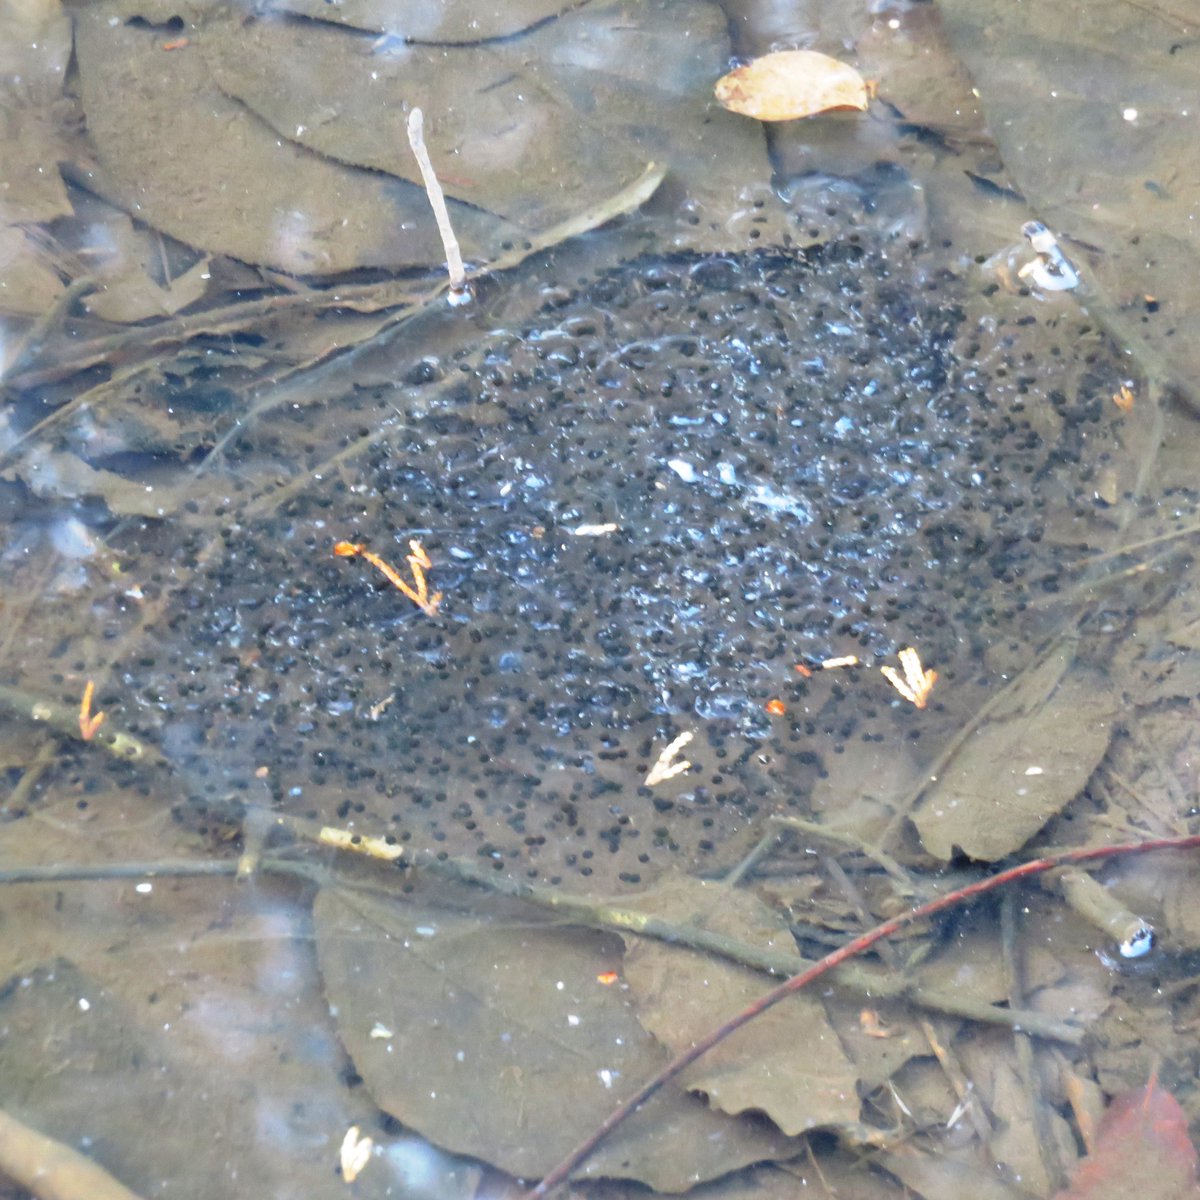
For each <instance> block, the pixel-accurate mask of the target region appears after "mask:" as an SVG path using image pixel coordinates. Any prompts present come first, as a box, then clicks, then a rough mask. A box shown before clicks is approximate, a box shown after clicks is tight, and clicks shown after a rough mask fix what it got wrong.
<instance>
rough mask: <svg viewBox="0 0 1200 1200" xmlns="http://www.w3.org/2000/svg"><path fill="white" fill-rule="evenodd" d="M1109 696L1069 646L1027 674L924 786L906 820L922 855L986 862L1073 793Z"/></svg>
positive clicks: (1099, 746)
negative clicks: (1074, 657) (956, 856)
mask: <svg viewBox="0 0 1200 1200" xmlns="http://www.w3.org/2000/svg"><path fill="white" fill-rule="evenodd" d="M1112 715H1113V701H1112V698H1111V697H1110V695H1109V694H1108V691H1107V689H1106V688H1105V686H1104V683H1103V681H1102V680H1101V679H1099V678H1097V677H1096V675H1095V674H1094V673H1093V672H1091V671H1088V670H1087V669H1086V668H1083V667H1081V666H1080V665H1079V664H1077V663H1073V662H1072V661H1071V657H1070V651H1069V650H1064V651H1061V652H1060V653H1057V654H1055V655H1052V656H1051V657H1049V658H1048V659H1047V660H1046V661H1045V662H1043V663H1041V664H1040V665H1038V666H1037V667H1036V668H1034V669H1033V670H1032V671H1030V672H1029V674H1028V676H1027V677H1026V679H1025V681H1024V683H1023V686H1021V687H1020V688H1018V689H1017V690H1016V691H1015V692H1014V693H1013V695H1012V696H1011V697H1009V698H1008V699H1007V701H1006V702H1005V704H1003V705H1002V706H1000V707H998V708H997V710H996V711H995V712H994V713H992V714H991V717H990V719H989V720H987V721H986V722H984V723H983V724H982V725H981V726H980V727H979V728H978V729H977V730H976V731H975V732H974V733H973V734H972V735H971V737H970V738H968V740H967V741H966V742H965V744H964V745H963V746H962V748H961V749H960V750H959V751H958V753H957V754H956V755H955V756H954V758H952V759H951V760H950V764H949V765H948V766H947V767H946V769H945V770H944V771H942V772H941V774H940V775H939V776H938V779H937V781H936V782H935V783H934V784H932V786H931V787H930V788H929V789H928V791H926V793H925V795H924V797H923V798H922V800H921V804H920V807H919V808H918V809H917V810H916V812H914V814H913V822H914V824H915V825H916V827H917V831H918V833H920V835H921V841H922V842H923V843H924V846H925V849H926V850H928V851H929V852H930V854H934V855H936V856H937V857H938V858H942V859H948V858H950V857H951V856H952V855H953V854H954V852H955V847H958V848H959V849H961V850H962V851H963V852H964V853H965V854H969V855H970V856H971V857H972V858H978V859H983V860H985V861H988V862H994V861H995V860H996V859H998V858H1003V857H1004V856H1005V855H1006V854H1011V853H1013V851H1015V850H1019V849H1020V848H1021V847H1022V846H1023V845H1024V844H1025V843H1026V842H1027V841H1028V840H1029V839H1030V838H1031V837H1033V835H1034V834H1035V833H1037V831H1038V830H1039V829H1041V828H1042V826H1043V825H1045V824H1046V822H1047V821H1049V820H1050V819H1051V818H1052V817H1054V816H1057V814H1058V813H1060V812H1061V811H1062V810H1063V809H1064V808H1065V807H1066V806H1067V805H1068V804H1070V802H1071V801H1072V800H1073V799H1074V798H1075V797H1076V796H1077V795H1078V794H1079V791H1080V789H1081V788H1082V787H1083V785H1084V784H1085V783H1086V782H1087V780H1088V776H1090V775H1091V773H1092V772H1093V771H1094V770H1095V769H1096V764H1097V763H1098V762H1099V761H1100V759H1101V758H1103V757H1104V752H1105V750H1106V749H1107V748H1108V742H1109V738H1110V736H1111V734H1112V725H1111V718H1112Z"/></svg>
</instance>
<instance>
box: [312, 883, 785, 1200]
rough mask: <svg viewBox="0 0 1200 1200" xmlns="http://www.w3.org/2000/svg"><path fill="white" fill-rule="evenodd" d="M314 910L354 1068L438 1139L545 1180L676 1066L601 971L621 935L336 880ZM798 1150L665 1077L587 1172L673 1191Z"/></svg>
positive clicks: (409, 1121) (390, 1108)
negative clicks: (423, 901) (345, 885)
mask: <svg viewBox="0 0 1200 1200" xmlns="http://www.w3.org/2000/svg"><path fill="white" fill-rule="evenodd" d="M314 914H315V919H316V928H317V950H318V954H319V958H320V965H321V971H322V974H323V975H324V979H325V988H326V992H327V994H328V997H329V1001H330V1004H331V1005H332V1007H333V1009H334V1011H335V1013H336V1018H337V1025H338V1032H339V1034H340V1036H341V1039H342V1042H343V1044H344V1045H345V1047H346V1049H347V1051H348V1052H349V1054H350V1057H351V1058H352V1059H353V1061H354V1065H355V1068H356V1069H357V1070H358V1072H359V1074H360V1075H361V1076H362V1077H363V1079H364V1080H365V1082H366V1084H367V1087H368V1089H369V1090H370V1092H371V1094H372V1096H373V1097H374V1098H375V1101H376V1103H378V1104H379V1106H380V1107H381V1108H383V1109H384V1110H385V1111H387V1112H389V1113H391V1114H392V1116H394V1117H396V1118H397V1119H398V1120H399V1121H401V1122H403V1124H405V1125H406V1126H408V1127H409V1128H412V1129H415V1130H417V1131H418V1132H420V1133H422V1134H423V1135H424V1136H425V1137H427V1138H429V1139H430V1140H431V1141H433V1142H436V1143H437V1144H439V1145H441V1146H445V1147H448V1148H452V1149H455V1150H457V1151H459V1152H461V1153H464V1154H470V1155H473V1156H474V1157H476V1158H480V1159H483V1160H484V1161H486V1162H490V1163H492V1164H494V1165H496V1166H498V1167H500V1168H501V1169H503V1170H506V1171H509V1172H511V1173H513V1174H516V1175H520V1176H523V1177H526V1178H536V1177H538V1176H540V1175H543V1174H545V1173H546V1172H547V1171H548V1170H549V1169H550V1168H551V1167H553V1166H554V1165H555V1163H557V1162H558V1161H559V1160H561V1159H562V1158H563V1157H564V1156H565V1155H566V1153H567V1152H568V1151H569V1150H570V1149H571V1148H572V1147H573V1146H575V1145H576V1144H578V1143H579V1142H580V1141H582V1140H583V1138H584V1137H585V1136H586V1135H587V1134H589V1133H591V1132H592V1130H593V1129H594V1128H595V1126H596V1125H598V1124H599V1123H600V1122H601V1121H602V1120H603V1119H604V1118H605V1117H607V1116H608V1114H609V1113H610V1112H611V1111H612V1110H613V1108H615V1107H616V1105H617V1104H618V1103H619V1102H620V1100H621V1099H622V1098H623V1097H624V1096H627V1095H628V1094H629V1093H630V1092H631V1091H633V1090H634V1089H635V1088H636V1087H637V1086H638V1085H639V1084H641V1083H642V1082H644V1081H645V1080H646V1079H647V1078H649V1077H650V1076H652V1075H653V1074H654V1073H655V1072H656V1071H657V1070H658V1069H659V1068H660V1067H661V1066H662V1065H663V1064H664V1063H665V1062H666V1052H665V1051H664V1050H663V1049H662V1047H661V1046H660V1045H658V1044H657V1043H656V1042H655V1041H654V1039H653V1038H651V1037H650V1036H649V1035H648V1034H647V1033H645V1031H644V1030H643V1029H642V1028H641V1027H640V1026H639V1025H638V1022H637V1019H636V1018H635V1016H634V1013H633V1007H632V1005H631V1004H630V1002H629V998H628V996H627V994H626V993H625V991H624V989H622V988H618V987H605V986H603V985H602V984H600V983H598V982H597V981H596V975H597V972H598V971H599V970H602V969H603V968H604V967H606V966H610V965H611V964H612V963H613V962H614V961H615V960H616V959H617V958H618V957H619V955H620V943H619V942H618V941H617V940H616V939H615V938H613V937H611V936H608V935H603V934H599V933H593V932H589V931H586V930H580V929H567V928H563V927H561V926H558V927H551V926H545V925H536V924H530V923H518V922H516V921H512V920H509V921H504V920H486V919H481V918H478V917H464V916H460V915H458V914H456V913H451V912H446V911H444V910H439V909H427V908H421V907H418V906H417V905H415V904H409V905H405V906H401V905H396V904H392V903H390V902H388V901H386V900H382V899H376V898H372V897H366V896H361V895H349V894H342V893H339V892H336V891H333V890H329V889H327V890H325V891H322V892H321V894H320V895H319V896H318V898H317V901H316V905H315V909H314ZM431 1014H432V1016H431ZM380 1028H382V1029H384V1030H390V1031H392V1036H391V1037H388V1038H381V1037H380V1036H379V1035H378V1034H377V1033H375V1031H376V1030H377V1029H380ZM796 1149H797V1144H796V1143H795V1142H793V1141H791V1140H790V1139H788V1138H785V1137H784V1136H783V1135H782V1134H779V1133H776V1132H774V1131H773V1130H771V1129H770V1127H769V1126H766V1125H765V1124H763V1123H754V1122H751V1121H737V1120H733V1119H732V1118H729V1117H726V1116H723V1115H721V1114H720V1113H715V1112H713V1111H712V1110H711V1109H710V1108H709V1107H708V1106H707V1105H706V1104H705V1103H704V1102H703V1101H701V1100H698V1099H695V1098H693V1097H690V1096H687V1095H686V1094H685V1093H683V1092H680V1091H679V1090H677V1089H671V1088H667V1089H664V1090H663V1091H661V1092H659V1093H658V1094H657V1095H656V1096H655V1097H654V1098H653V1099H652V1100H650V1101H649V1102H648V1103H647V1104H646V1106H645V1107H644V1108H643V1109H642V1110H640V1111H639V1112H638V1114H637V1115H636V1116H634V1117H633V1118H631V1119H630V1120H629V1121H628V1122H627V1123H626V1124H624V1125H622V1126H621V1128H620V1129H619V1130H617V1131H616V1133H615V1134H614V1135H613V1136H612V1137H611V1138H609V1139H608V1140H607V1141H606V1142H605V1143H604V1144H603V1145H602V1146H601V1147H600V1149H599V1151H598V1152H597V1153H596V1154H595V1155H594V1156H593V1157H592V1158H591V1159H589V1161H588V1163H587V1166H586V1167H585V1168H584V1173H585V1174H586V1175H588V1176H589V1177H596V1178H610V1179H636V1180H639V1181H641V1182H643V1183H646V1184H647V1185H649V1186H650V1187H652V1188H655V1189H657V1190H659V1191H667V1192H677V1191H684V1190H686V1189H687V1188H689V1187H691V1186H692V1185H694V1184H696V1183H699V1182H703V1181H704V1180H707V1179H713V1178H716V1177H717V1176H719V1175H723V1174H725V1173H726V1172H729V1171H734V1170H737V1169H738V1168H740V1167H743V1166H746V1165H747V1164H749V1163H754V1162H760V1161H765V1160H768V1159H775V1158H781V1157H788V1156H790V1155H792V1154H794V1153H795V1152H796Z"/></svg>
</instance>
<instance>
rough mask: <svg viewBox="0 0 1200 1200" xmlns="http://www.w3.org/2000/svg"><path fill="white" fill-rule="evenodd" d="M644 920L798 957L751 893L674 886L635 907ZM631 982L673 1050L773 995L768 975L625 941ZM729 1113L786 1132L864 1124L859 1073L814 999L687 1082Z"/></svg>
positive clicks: (714, 1058)
mask: <svg viewBox="0 0 1200 1200" xmlns="http://www.w3.org/2000/svg"><path fill="white" fill-rule="evenodd" d="M631 903H632V905H633V907H635V908H637V909H638V910H639V911H642V912H650V913H655V914H657V915H659V916H662V917H666V918H668V919H670V920H674V921H679V922H680V923H691V924H696V925H700V926H703V927H704V928H706V929H710V930H712V931H713V932H716V933H723V934H726V935H727V936H730V937H737V938H740V939H742V940H743V941H747V942H751V943H753V944H755V945H760V946H764V947H766V948H768V949H775V950H782V951H788V952H793V951H794V950H795V942H794V941H793V939H792V937H791V934H790V933H789V932H788V930H787V926H786V922H785V921H784V920H783V918H782V917H780V916H779V915H778V914H776V913H774V912H772V911H771V909H769V908H768V907H767V906H766V905H765V904H763V903H762V901H760V900H758V899H756V898H755V897H754V896H752V895H750V894H749V893H747V892H740V891H736V890H734V889H732V888H727V887H724V886H722V885H720V884H715V883H714V884H709V883H704V882H702V881H700V880H696V879H676V880H672V881H670V882H669V883H666V884H664V885H662V886H661V887H658V888H656V889H655V890H654V891H653V892H649V893H642V894H641V895H639V896H637V897H636V898H634V900H633V901H632V902H631ZM626 942H627V943H628V944H629V950H628V951H627V953H626V955H625V978H626V979H627V980H628V981H629V985H630V987H631V988H632V989H633V992H634V994H635V995H636V996H637V999H638V1004H637V1014H638V1021H639V1022H640V1023H641V1025H642V1026H643V1028H645V1029H647V1030H648V1031H649V1032H650V1033H653V1034H654V1036H655V1037H656V1038H658V1040H659V1041H660V1042H663V1043H664V1044H665V1045H666V1046H668V1047H669V1048H670V1049H671V1051H672V1052H678V1051H680V1050H683V1049H684V1048H685V1047H687V1046H690V1045H691V1044H692V1043H693V1042H694V1041H696V1039H697V1038H699V1037H701V1036H703V1035H704V1034H705V1033H707V1032H708V1031H709V1030H710V1029H712V1028H713V1027H714V1026H716V1025H719V1024H720V1023H721V1022H722V1021H725V1020H727V1019H728V1018H729V1017H731V1016H733V1015H734V1013H736V1012H739V1011H740V1010H741V1009H743V1008H745V1007H746V1005H747V1004H749V1003H751V1002H752V1001H753V1000H756V999H758V997H759V996H761V995H762V994H763V992H764V991H766V984H765V982H764V980H763V977H762V976H761V975H760V974H758V973H757V972H755V971H751V970H749V969H748V968H746V967H739V966H737V965H735V964H734V963H730V962H721V961H720V960H716V959H714V958H712V956H711V955H708V954H704V953H700V952H698V951H695V950H689V949H688V948H686V947H684V946H669V945H666V944H665V943H663V942H660V941H653V940H651V939H649V938H634V937H632V936H627V937H626ZM682 1080H683V1083H684V1085H685V1086H686V1087H688V1088H690V1089H691V1090H693V1091H697V1092H703V1093H704V1094H705V1095H706V1096H708V1098H709V1101H710V1103H711V1104H713V1105H714V1106H715V1107H716V1108H719V1109H721V1110H722V1111H724V1112H728V1113H740V1112H745V1111H746V1110H748V1109H757V1110H761V1111H762V1112H765V1113H766V1114H767V1116H769V1117H770V1118H771V1120H772V1121H774V1122H775V1124H776V1125H778V1126H779V1127H780V1129H782V1130H783V1131H784V1132H785V1133H789V1134H796V1133H802V1132H804V1131H805V1130H807V1129H812V1128H814V1127H816V1126H839V1127H842V1128H847V1127H851V1126H854V1125H856V1124H857V1122H858V1115H859V1101H858V1092H857V1090H856V1084H857V1081H858V1073H857V1072H856V1071H855V1069H854V1067H853V1065H852V1064H851V1063H850V1060H849V1059H848V1058H847V1057H846V1052H845V1050H844V1049H843V1047H842V1043H841V1041H840V1039H839V1038H838V1035H837V1034H836V1033H835V1032H834V1030H833V1027H832V1026H831V1025H830V1024H829V1018H828V1016H827V1015H826V1013H825V1008H824V1005H823V1004H822V1002H821V1000H820V999H819V998H818V997H816V996H793V997H791V998H789V999H788V1001H787V1002H786V1003H785V1004H780V1005H778V1006H776V1007H775V1008H773V1009H771V1010H770V1011H769V1012H766V1013H764V1014H763V1015H762V1016H761V1017H760V1018H759V1019H758V1020H757V1021H753V1022H751V1024H749V1025H748V1026H746V1028H745V1029H742V1030H739V1031H738V1032H737V1033H735V1034H734V1035H733V1036H732V1037H731V1038H729V1039H728V1040H727V1041H725V1042H723V1043H722V1044H721V1045H720V1046H718V1047H716V1048H715V1049H714V1050H713V1051H712V1053H711V1054H708V1055H706V1056H705V1057H704V1058H703V1059H702V1060H701V1061H700V1062H698V1063H697V1064H696V1065H695V1066H694V1067H692V1068H691V1069H690V1070H689V1071H687V1072H685V1074H684V1075H683V1076H682Z"/></svg>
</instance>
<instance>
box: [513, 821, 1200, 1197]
mask: <svg viewBox="0 0 1200 1200" xmlns="http://www.w3.org/2000/svg"><path fill="white" fill-rule="evenodd" d="M1197 846H1200V834H1191V835H1188V836H1186V837H1170V838H1151V839H1149V840H1147V841H1144V842H1125V843H1122V844H1120V845H1116V846H1086V847H1084V848H1082V849H1079V850H1064V851H1063V852H1062V853H1061V854H1051V855H1048V856H1047V857H1046V858H1035V859H1032V860H1031V861H1029V862H1025V863H1020V864H1019V865H1018V866H1015V867H1009V868H1008V870H1006V871H1000V872H998V873H997V874H995V875H990V876H989V877H988V878H987V879H980V880H978V881H977V882H975V883H969V884H967V886H966V887H961V888H956V889H955V890H954V891H952V892H947V893H946V894H945V895H944V896H938V897H937V898H936V899H934V900H929V901H927V902H926V903H924V904H921V905H918V906H917V907H916V908H912V909H909V911H908V912H904V913H901V914H900V915H899V916H896V917H892V918H891V920H889V921H884V922H883V924H882V925H876V926H875V928H874V929H869V930H867V932H866V933H863V934H860V935H859V936H858V937H856V938H854V939H853V940H852V941H849V942H847V943H846V944H845V945H844V946H839V947H838V949H836V950H833V951H831V952H830V953H829V954H827V955H826V956H825V957H824V958H822V959H819V960H818V961H817V962H815V963H813V964H812V966H811V967H806V968H805V969H804V970H803V971H801V972H800V973H799V974H798V975H793V976H792V977H791V978H790V979H785V980H784V981H783V983H781V984H780V985H779V986H778V987H776V988H772V990H771V991H769V992H767V993H766V994H765V995H763V996H760V997H759V999H757V1000H755V1001H754V1003H753V1004H751V1005H749V1006H748V1007H746V1008H744V1009H742V1011H741V1012H740V1013H738V1014H737V1015H736V1016H733V1017H730V1019H729V1020H728V1021H726V1022H725V1024H724V1025H721V1026H720V1027H719V1028H717V1029H714V1030H712V1032H711V1033H707V1034H705V1036H704V1037H702V1038H701V1039H700V1040H699V1041H697V1042H693V1043H692V1045H691V1046H690V1047H689V1048H688V1049H687V1050H684V1051H683V1052H682V1053H680V1054H678V1055H676V1057H675V1058H673V1059H671V1061H670V1062H669V1063H667V1065H666V1066H665V1067H663V1069H662V1070H661V1071H659V1073H658V1074H657V1075H655V1076H654V1078H653V1079H651V1080H650V1081H649V1082H648V1083H645V1084H643V1085H642V1086H641V1087H640V1088H638V1090H637V1091H636V1092H634V1093H633V1095H632V1096H630V1097H629V1098H628V1099H627V1100H625V1101H624V1103H622V1104H621V1105H620V1107H618V1108H616V1109H614V1110H613V1111H612V1112H611V1113H610V1114H609V1116H608V1117H607V1118H606V1119H605V1121H604V1123H603V1124H602V1125H600V1126H599V1128H597V1129H596V1131H595V1132H594V1133H592V1134H591V1135H590V1136H589V1137H588V1138H586V1139H585V1140H584V1141H582V1142H580V1144H579V1145H578V1146H576V1147H575V1149H574V1150H572V1151H571V1153H570V1154H568V1155H567V1157H566V1158H564V1159H563V1160H562V1162H560V1163H559V1164H558V1166H556V1167H555V1168H554V1170H552V1171H551V1172H550V1173H549V1174H548V1175H547V1176H546V1177H545V1178H544V1179H543V1180H542V1182H541V1183H539V1184H538V1185H537V1187H535V1188H534V1189H533V1190H532V1191H531V1192H528V1193H527V1195H526V1200H541V1197H543V1196H545V1195H547V1194H548V1193H549V1192H551V1191H553V1190H554V1189H555V1188H556V1187H558V1186H559V1184H561V1183H564V1182H565V1181H566V1179H567V1177H568V1176H569V1175H570V1174H571V1173H572V1172H573V1171H575V1170H576V1169H578V1168H579V1167H580V1166H581V1165H582V1164H583V1162H584V1161H585V1160H586V1159H587V1158H588V1156H589V1155H590V1154H591V1153H592V1151H593V1150H595V1148H596V1147H597V1146H598V1145H599V1144H600V1143H601V1142H602V1141H603V1140H604V1139H605V1138H606V1137H607V1136H608V1135H609V1134H610V1133H612V1131H613V1130H614V1129H616V1128H617V1126H618V1125H620V1124H621V1122H622V1121H624V1120H625V1118H626V1117H628V1116H629V1115H630V1114H631V1113H633V1112H635V1111H636V1110H637V1109H639V1108H641V1106H642V1105H643V1104H645V1103H646V1101H647V1100H649V1099H650V1097H651V1096H653V1095H654V1093H655V1092H657V1091H658V1089H659V1088H661V1087H662V1086H663V1084H666V1083H670V1081H671V1080H672V1079H674V1078H675V1077H676V1076H677V1075H679V1074H680V1073H681V1072H682V1071H686V1070H687V1068H688V1067H690V1066H691V1065H692V1063H694V1062H695V1061H696V1060H697V1059H698V1058H700V1056H701V1055H704V1054H707V1053H708V1052H709V1051H710V1050H711V1049H712V1048H713V1047H714V1046H715V1045H717V1044H718V1043H719V1042H723V1041H724V1040H725V1039H726V1038H727V1037H729V1036H730V1034H733V1033H736V1032H737V1031H738V1030H739V1029H741V1027H742V1026H743V1025H747V1024H749V1023H750V1022H751V1021H753V1020H754V1018H755V1017H757V1016H758V1015H759V1014H760V1013H765V1012H766V1011H767V1009H768V1008H773V1007H774V1006H775V1005H776V1004H778V1003H779V1001H780V1000H782V999H783V998H784V997H785V996H790V995H792V994H793V993H794V992H798V991H800V989H801V988H803V987H806V986H807V985H808V984H810V983H812V981H813V980H814V979H818V978H819V977H820V976H822V975H824V974H826V973H827V972H829V971H832V970H833V968H834V967H839V966H841V965H842V963H844V962H846V960H847V959H851V958H854V957H855V956H856V955H858V954H861V953H862V952H863V951H864V950H869V949H870V948H871V947H872V946H874V945H875V944H876V943H877V942H882V941H883V940H884V938H889V937H891V936H892V934H893V933H896V932H898V931H899V930H901V929H903V928H905V926H908V925H911V924H913V922H914V921H920V920H922V919H923V918H925V917H931V916H933V915H934V914H935V913H940V912H944V911H945V910H946V909H948V908H953V907H954V906H955V905H957V904H961V903H962V902H963V901H964V900H970V899H971V898H972V897H974V896H982V895H983V894H984V893H985V892H992V891H995V890H996V889H997V888H1001V887H1004V886H1005V885H1006V884H1009V883H1015V882H1016V881H1017V880H1019V879H1028V878H1030V877H1031V876H1033V875H1041V874H1043V873H1044V872H1046V871H1052V870H1054V868H1055V867H1062V866H1067V865H1069V864H1071V863H1083V862H1093V861H1095V860H1096V859H1102V858H1116V857H1117V856H1118V855H1121V854H1144V853H1146V852H1147V851H1149V850H1190V849H1193V848H1195V847H1197Z"/></svg>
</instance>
